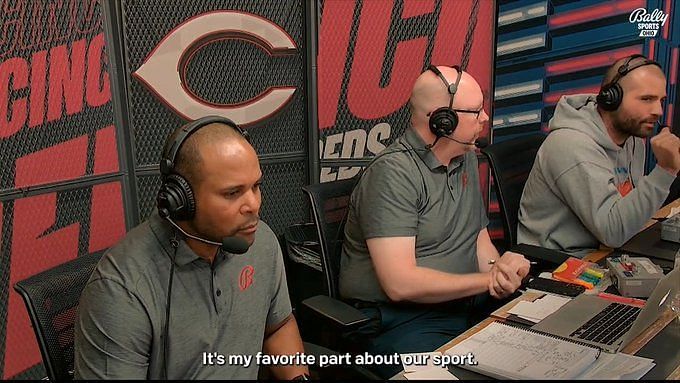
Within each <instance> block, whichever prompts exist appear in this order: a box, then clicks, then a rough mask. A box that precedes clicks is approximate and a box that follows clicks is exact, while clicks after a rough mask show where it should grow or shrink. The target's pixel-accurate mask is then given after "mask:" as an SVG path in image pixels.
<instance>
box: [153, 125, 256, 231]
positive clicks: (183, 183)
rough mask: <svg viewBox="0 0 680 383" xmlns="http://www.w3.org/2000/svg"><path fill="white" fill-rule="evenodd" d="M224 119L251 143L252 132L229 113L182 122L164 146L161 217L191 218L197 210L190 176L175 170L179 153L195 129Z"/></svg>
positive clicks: (161, 167)
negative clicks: (234, 119) (224, 115)
mask: <svg viewBox="0 0 680 383" xmlns="http://www.w3.org/2000/svg"><path fill="white" fill-rule="evenodd" d="M213 123H221V124H224V125H228V126H230V127H232V128H233V129H234V130H236V131H237V132H239V133H240V134H241V135H242V136H243V137H244V138H245V139H246V141H248V143H250V135H249V134H248V132H246V131H245V130H243V129H241V128H240V127H239V126H238V125H236V123H235V122H234V121H232V120H230V119H228V118H226V117H221V116H206V117H202V118H199V119H198V120H195V121H191V122H189V123H187V124H186V125H184V126H182V127H181V128H180V129H179V130H178V131H177V132H176V133H174V134H172V135H170V137H168V140H167V141H166V142H165V146H164V147H163V154H162V157H161V162H160V170H161V187H160V189H158V194H157V196H156V206H157V207H158V214H159V215H160V216H161V218H170V219H173V220H189V219H191V218H193V217H194V214H195V213H196V199H195V198H194V192H193V190H192V189H191V185H190V184H189V181H187V179H186V178H184V177H183V176H182V175H180V174H178V173H177V172H175V166H177V164H176V163H175V161H177V155H178V153H179V150H180V148H181V147H182V144H184V142H185V141H186V140H187V139H188V138H189V136H191V135H192V134H193V133H195V132H196V131H198V130H199V129H201V128H202V127H204V126H206V125H210V124H213Z"/></svg>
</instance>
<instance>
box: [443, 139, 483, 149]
mask: <svg viewBox="0 0 680 383" xmlns="http://www.w3.org/2000/svg"><path fill="white" fill-rule="evenodd" d="M442 137H443V138H447V139H449V140H451V141H454V142H457V143H459V144H462V145H474V146H476V147H478V148H480V149H483V148H485V147H487V146H489V139H488V138H486V137H480V138H478V139H477V140H475V141H474V142H464V141H458V140H456V139H455V138H453V137H449V136H442Z"/></svg>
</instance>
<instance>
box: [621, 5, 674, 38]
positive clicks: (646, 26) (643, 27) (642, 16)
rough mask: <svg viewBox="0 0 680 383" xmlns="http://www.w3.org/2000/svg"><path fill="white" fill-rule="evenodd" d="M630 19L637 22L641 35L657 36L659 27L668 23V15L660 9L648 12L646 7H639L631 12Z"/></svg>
mask: <svg viewBox="0 0 680 383" xmlns="http://www.w3.org/2000/svg"><path fill="white" fill-rule="evenodd" d="M628 20H629V21H630V22H631V23H637V25H638V30H639V31H640V37H655V36H656V35H657V34H658V33H659V29H661V27H663V26H664V25H666V21H667V20H668V15H667V14H665V13H664V12H663V11H662V10H660V9H655V10H653V11H652V12H648V11H647V10H646V9H645V8H638V9H636V10H634V11H633V12H631V14H630V16H629V17H628Z"/></svg>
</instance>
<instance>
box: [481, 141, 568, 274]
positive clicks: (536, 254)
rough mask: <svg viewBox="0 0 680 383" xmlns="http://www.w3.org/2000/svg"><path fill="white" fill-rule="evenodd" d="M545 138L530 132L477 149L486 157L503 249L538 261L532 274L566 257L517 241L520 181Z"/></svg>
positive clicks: (521, 187) (520, 195) (530, 166)
mask: <svg viewBox="0 0 680 383" xmlns="http://www.w3.org/2000/svg"><path fill="white" fill-rule="evenodd" d="M545 138H546V135H544V134H542V133H537V134H531V135H527V136H523V137H519V138H515V139H510V140H506V141H502V142H499V143H495V144H492V145H489V146H487V147H486V148H484V149H482V150H481V152H482V153H483V154H484V155H485V156H486V157H487V158H488V159H489V166H490V168H491V174H492V175H493V180H494V188H495V191H496V196H497V198H498V205H499V208H500V212H501V221H502V223H503V235H504V240H505V248H506V249H509V250H511V251H514V252H517V253H520V254H524V256H525V257H526V258H527V259H530V260H533V261H536V262H538V264H537V265H536V266H535V267H532V273H533V272H540V271H542V270H552V269H554V268H555V267H556V266H558V265H560V264H561V263H562V262H564V261H565V260H566V259H567V258H568V256H567V255H566V254H565V253H562V252H559V251H556V250H549V249H545V248H542V247H538V246H532V245H526V244H520V245H518V244H517V223H518V222H519V219H518V215H519V204H520V200H521V199H522V192H523V191H524V184H525V183H526V182H527V179H528V178H529V173H530V172H531V168H532V167H533V165H534V160H535V159H536V154H537V152H538V149H539V148H540V147H541V144H543V141H544V140H545Z"/></svg>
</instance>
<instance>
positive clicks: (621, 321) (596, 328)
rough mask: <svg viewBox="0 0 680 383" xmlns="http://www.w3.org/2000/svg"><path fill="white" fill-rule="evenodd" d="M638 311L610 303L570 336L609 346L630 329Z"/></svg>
mask: <svg viewBox="0 0 680 383" xmlns="http://www.w3.org/2000/svg"><path fill="white" fill-rule="evenodd" d="M640 311H641V309H640V308H639V307H634V306H629V305H624V304H621V303H611V304H610V305H609V306H607V307H605V308H604V310H602V311H600V313H599V314H597V315H595V316H594V317H593V318H592V319H590V320H589V321H588V322H586V323H585V324H584V325H583V326H581V327H579V328H578V329H577V330H576V331H574V332H573V333H571V335H570V336H572V337H575V338H578V339H584V340H589V341H592V342H598V343H603V344H607V345H611V344H612V343H614V342H616V341H617V340H618V339H619V338H620V337H621V336H623V334H625V333H626V331H628V330H629V329H630V327H631V326H632V325H633V322H635V318H637V316H638V314H640Z"/></svg>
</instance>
